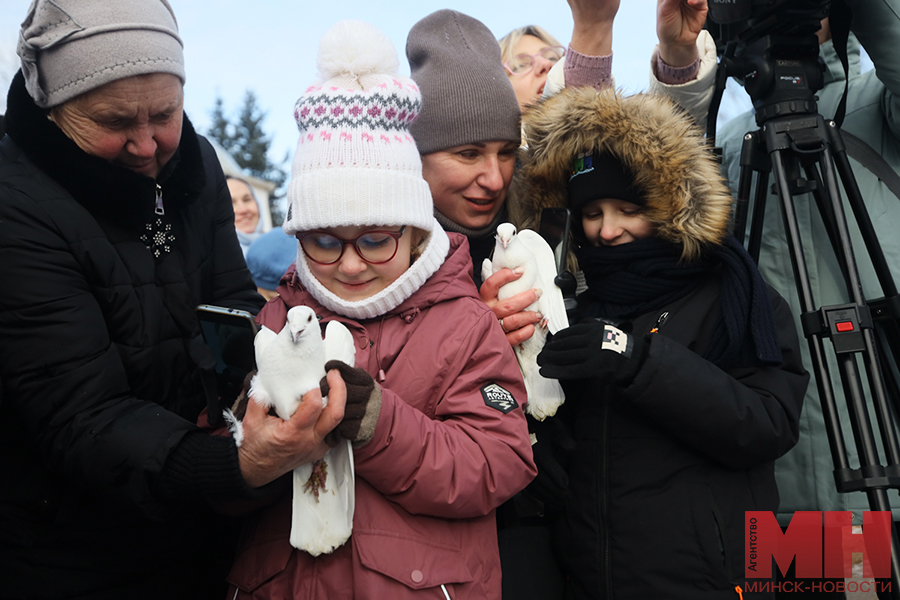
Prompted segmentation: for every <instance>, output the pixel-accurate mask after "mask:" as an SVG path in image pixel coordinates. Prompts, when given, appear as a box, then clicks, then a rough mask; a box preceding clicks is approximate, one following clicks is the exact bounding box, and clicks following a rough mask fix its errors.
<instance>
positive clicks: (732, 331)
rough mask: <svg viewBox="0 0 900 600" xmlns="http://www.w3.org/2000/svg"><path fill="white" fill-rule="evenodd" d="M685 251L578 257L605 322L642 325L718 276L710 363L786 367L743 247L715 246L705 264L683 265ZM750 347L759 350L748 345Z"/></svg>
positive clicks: (586, 251)
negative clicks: (630, 320) (638, 319)
mask: <svg viewBox="0 0 900 600" xmlns="http://www.w3.org/2000/svg"><path fill="white" fill-rule="evenodd" d="M681 250H682V248H681V245H680V244H673V243H671V242H667V241H665V240H662V239H660V238H656V237H654V238H648V239H644V240H638V241H635V242H631V243H628V244H622V245H620V246H601V247H598V248H593V247H585V248H579V249H578V250H577V251H576V256H577V257H578V263H579V266H580V267H581V270H582V271H583V272H584V275H585V280H586V281H587V285H588V291H587V292H585V295H587V296H588V297H589V298H590V300H591V301H592V302H593V303H595V304H596V306H595V308H596V309H597V310H598V312H599V314H600V315H602V316H605V317H608V318H612V319H618V318H625V317H635V316H637V315H641V314H644V313H646V312H649V311H652V310H654V309H658V308H662V307H664V306H666V305H667V304H670V303H671V302H674V301H675V300H678V299H679V298H682V297H683V296H685V295H686V294H688V293H689V292H691V291H692V290H694V289H695V288H696V287H697V286H699V285H700V284H701V283H702V282H703V281H705V280H706V279H707V278H708V277H709V276H710V275H711V274H713V273H714V272H716V271H718V273H719V276H720V278H721V291H720V305H719V307H720V310H719V321H718V323H717V324H716V327H714V328H713V331H714V333H713V338H712V339H711V340H710V345H709V348H708V350H707V353H706V356H705V357H704V358H706V359H707V360H709V361H710V362H712V363H714V364H716V365H719V366H723V367H724V366H735V365H752V364H757V363H760V362H761V363H762V364H769V365H777V364H780V363H781V362H782V356H781V349H780V348H779V346H778V335H777V332H776V330H775V318H774V316H773V314H772V304H771V302H770V300H769V294H768V290H767V289H766V284H765V282H763V279H762V276H760V274H759V270H758V269H757V268H756V264H755V263H754V262H753V259H752V258H750V255H749V254H747V251H746V250H744V247H743V246H741V245H740V244H739V243H738V241H737V240H736V239H734V238H733V237H731V236H728V237H727V238H726V239H725V241H724V242H723V243H722V244H721V245H716V246H709V247H707V248H706V251H705V252H704V254H703V256H701V258H700V259H699V260H695V261H692V262H690V263H686V264H682V262H681ZM748 341H750V342H752V343H748Z"/></svg>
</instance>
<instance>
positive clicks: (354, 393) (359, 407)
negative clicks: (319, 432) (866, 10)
mask: <svg viewBox="0 0 900 600" xmlns="http://www.w3.org/2000/svg"><path fill="white" fill-rule="evenodd" d="M332 369H337V370H338V371H339V372H340V374H341V379H343V380H344V383H345V384H346V385H347V405H346V407H345V408H344V418H343V419H342V420H341V422H340V423H339V424H338V426H337V427H335V428H334V430H333V431H332V432H331V433H329V434H328V436H327V437H326V441H327V442H328V443H329V444H330V445H332V446H335V445H336V444H337V442H338V441H339V438H338V437H337V436H340V438H343V439H345V440H350V441H351V442H353V446H354V447H355V448H359V447H360V446H364V445H366V444H367V443H368V442H369V440H371V439H372V435H374V434H375V424H376V423H377V422H378V413H379V412H381V387H380V386H379V385H378V384H377V383H375V380H374V379H372V376H371V375H369V373H368V372H367V371H366V370H365V369H361V368H359V367H351V366H350V365H348V364H347V363H344V362H341V361H339V360H329V361H328V362H327V363H325V371H326V372H327V371H330V370H332ZM319 387H320V388H321V389H322V395H323V396H327V395H328V381H327V380H326V378H324V377H323V378H322V380H321V381H320V382H319Z"/></svg>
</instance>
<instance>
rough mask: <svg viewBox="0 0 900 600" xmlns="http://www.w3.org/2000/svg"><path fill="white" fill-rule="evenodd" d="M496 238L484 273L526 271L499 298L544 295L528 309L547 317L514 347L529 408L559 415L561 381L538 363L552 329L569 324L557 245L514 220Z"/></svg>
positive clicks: (537, 413) (500, 227) (544, 414)
mask: <svg viewBox="0 0 900 600" xmlns="http://www.w3.org/2000/svg"><path fill="white" fill-rule="evenodd" d="M496 240H497V241H496V244H495V246H494V253H493V256H492V258H491V259H485V260H484V263H483V264H482V269H481V273H482V277H483V278H484V279H487V278H488V277H490V276H491V275H493V274H494V273H496V272H497V271H499V270H500V269H503V268H509V269H516V268H519V269H520V270H521V272H522V275H521V277H519V278H518V279H516V280H514V281H510V282H509V283H506V284H504V285H503V286H502V287H501V288H500V290H499V292H498V294H497V297H498V299H500V300H505V299H507V298H511V297H512V296H515V295H516V294H518V293H520V292H523V291H525V290H529V289H539V290H541V295H540V297H539V298H538V299H537V301H536V302H534V303H533V304H532V305H531V306H529V307H528V308H526V310H533V311H537V312H539V313H541V315H543V319H542V320H541V323H540V324H539V326H538V327H535V332H534V335H532V336H531V337H530V338H528V339H527V340H525V341H524V342H522V343H520V344H518V345H516V346H515V347H514V349H515V352H516V358H517V359H518V361H519V368H520V369H521V371H522V377H523V378H524V379H525V389H526V391H527V392H528V404H527V405H526V407H525V410H526V411H527V412H528V414H530V415H531V416H533V417H534V418H536V419H537V420H539V421H543V420H544V419H546V418H547V417H552V416H553V415H555V414H556V410H557V409H558V408H559V407H560V405H562V403H563V402H564V401H565V396H564V394H563V390H562V387H561V386H560V384H559V382H558V381H557V380H555V379H546V378H544V377H542V376H541V374H540V372H539V370H538V365H537V355H538V354H539V353H540V351H541V349H542V348H543V347H544V342H545V341H546V340H547V334H548V331H549V333H556V332H557V331H559V330H560V329H563V328H565V327H567V326H568V324H569V323H568V319H567V317H566V307H565V302H564V301H563V295H562V291H561V290H560V289H559V287H557V285H556V284H555V283H554V279H555V278H556V261H555V259H554V256H553V249H552V248H550V245H549V244H548V243H547V242H546V241H544V238H542V237H541V236H540V235H539V234H538V233H536V232H534V231H531V230H528V229H526V230H523V231H517V230H516V227H515V225H513V224H512V223H501V224H500V225H498V226H497V235H496Z"/></svg>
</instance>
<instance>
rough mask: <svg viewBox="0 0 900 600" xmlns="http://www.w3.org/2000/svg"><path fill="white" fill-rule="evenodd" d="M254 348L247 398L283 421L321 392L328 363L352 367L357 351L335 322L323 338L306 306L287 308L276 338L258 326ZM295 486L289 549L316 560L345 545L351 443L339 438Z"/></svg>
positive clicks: (299, 472) (349, 523)
mask: <svg viewBox="0 0 900 600" xmlns="http://www.w3.org/2000/svg"><path fill="white" fill-rule="evenodd" d="M254 345H255V349H256V366H257V373H256V376H255V377H254V378H253V380H252V381H251V383H250V396H251V397H252V398H253V401H255V402H257V403H259V404H262V405H263V406H266V407H273V408H274V409H275V412H276V414H277V415H278V416H279V417H281V418H282V419H285V420H287V419H290V417H291V415H293V414H294V411H296V410H297V407H298V406H299V405H300V402H301V400H302V398H303V395H304V394H306V393H307V392H309V391H310V390H312V389H317V388H319V382H320V380H321V379H322V378H323V377H324V376H325V363H326V362H327V361H328V360H332V359H334V360H339V361H342V362H345V363H347V364H348V365H350V366H353V363H354V357H355V353H356V349H355V346H354V345H353V337H352V335H351V334H350V331H349V330H348V329H347V328H346V327H345V326H344V325H343V324H341V323H339V322H337V321H330V322H329V323H328V325H327V326H326V328H325V338H324V339H323V338H322V332H321V329H320V327H319V320H318V318H317V317H316V313H315V312H314V311H313V310H312V309H311V308H309V307H308V306H295V307H293V308H291V309H290V310H288V313H287V323H285V325H284V327H283V328H282V330H281V331H280V332H279V333H277V334H276V333H275V332H273V331H272V330H271V329H267V328H265V327H263V328H261V329H260V331H259V333H257V335H256V339H255V340H254ZM323 402H327V398H326V399H323ZM293 487H294V497H293V510H292V512H291V538H290V539H291V545H292V546H294V547H295V548H299V549H300V550H305V551H306V552H309V553H310V554H311V555H313V556H318V555H319V554H323V553H326V554H327V553H330V552H332V551H333V550H334V549H335V548H337V547H339V546H340V545H341V544H343V543H344V542H346V541H347V539H348V538H349V537H350V533H351V531H352V527H353V512H354V508H355V490H354V488H355V477H354V472H353V451H352V449H351V447H350V442H349V441H348V440H341V441H340V442H339V443H338V445H337V446H335V447H334V448H331V449H330V450H329V451H328V452H327V453H326V454H325V457H324V458H322V460H319V461H316V462H314V463H308V464H305V465H301V466H299V467H297V468H296V469H294V473H293Z"/></svg>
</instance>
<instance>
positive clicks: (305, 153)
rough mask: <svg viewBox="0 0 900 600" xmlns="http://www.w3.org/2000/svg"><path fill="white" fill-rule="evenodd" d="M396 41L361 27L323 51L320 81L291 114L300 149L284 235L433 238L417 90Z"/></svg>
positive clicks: (347, 28)
mask: <svg viewBox="0 0 900 600" xmlns="http://www.w3.org/2000/svg"><path fill="white" fill-rule="evenodd" d="M398 66H399V63H398V61H397V53H396V50H394V47H393V45H392V44H391V42H390V40H389V39H388V38H387V37H386V36H384V34H382V33H381V32H380V31H378V30H377V29H375V28H374V27H372V26H371V25H369V24H367V23H364V22H362V21H342V22H340V23H338V24H337V25H335V26H334V27H333V28H332V29H331V30H330V31H328V33H326V34H325V36H324V37H323V38H322V41H321V43H320V46H319V55H318V67H319V75H320V76H321V77H322V79H323V80H324V81H323V82H322V83H317V84H315V85H313V86H311V87H310V88H309V89H307V90H306V93H304V94H303V95H302V96H301V97H300V99H299V100H297V104H296V105H295V106H294V118H295V119H296V120H297V125H298V127H299V128H300V140H299V142H298V143H297V152H296V153H295V154H294V162H293V167H292V171H291V182H290V185H289V187H288V202H289V204H288V214H287V218H286V219H285V222H284V230H285V231H287V232H288V233H291V234H294V233H296V232H298V231H310V230H312V229H317V228H322V227H340V226H343V225H414V226H416V227H420V228H422V229H426V230H428V229H430V228H431V222H432V220H433V218H432V202H431V190H430V188H429V187H428V183H427V182H426V181H425V180H424V179H422V161H421V159H420V158H419V151H418V149H417V148H416V143H415V141H414V140H413V137H412V135H411V134H410V132H409V124H410V123H411V122H412V121H413V120H414V119H415V118H416V116H417V115H418V114H419V111H420V110H421V107H422V96H421V94H420V93H419V88H418V86H417V85H416V84H415V83H414V82H413V81H412V80H410V79H408V78H406V77H401V76H400V75H398V74H397V68H398Z"/></svg>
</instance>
